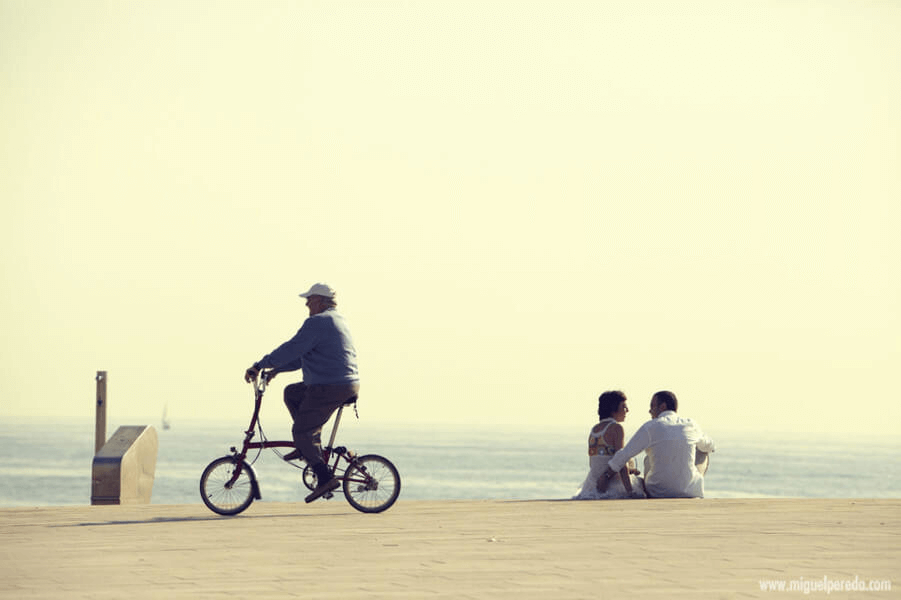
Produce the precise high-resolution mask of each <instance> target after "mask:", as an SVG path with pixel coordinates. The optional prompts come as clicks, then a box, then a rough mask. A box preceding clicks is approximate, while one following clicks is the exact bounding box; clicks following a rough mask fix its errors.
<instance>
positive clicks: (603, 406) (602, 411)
mask: <svg viewBox="0 0 901 600" xmlns="http://www.w3.org/2000/svg"><path fill="white" fill-rule="evenodd" d="M625 399H626V395H625V394H624V393H622V392H620V391H619V390H615V391H612V392H604V393H603V394H601V395H600V396H599V397H598V416H599V417H600V418H602V419H606V418H607V417H611V416H613V413H615V412H616V409H618V408H619V404H620V402H622V401H623V400H625Z"/></svg>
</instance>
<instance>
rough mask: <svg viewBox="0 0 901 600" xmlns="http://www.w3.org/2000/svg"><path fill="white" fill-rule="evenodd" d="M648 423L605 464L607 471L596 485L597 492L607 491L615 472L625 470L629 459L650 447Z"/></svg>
mask: <svg viewBox="0 0 901 600" xmlns="http://www.w3.org/2000/svg"><path fill="white" fill-rule="evenodd" d="M650 423H651V421H648V422H647V423H645V424H644V425H642V426H641V427H639V428H638V431H636V432H635V434H634V435H633V436H632V437H631V438H630V439H629V442H628V443H627V444H626V445H625V446H623V447H622V448H621V449H620V450H617V451H616V454H614V455H613V458H611V459H610V461H609V462H608V463H607V470H606V471H605V472H604V473H603V474H602V475H601V478H600V480H598V483H597V489H598V491H599V492H601V493H604V492H605V491H607V485H609V483H610V478H611V477H613V476H614V475H616V473H617V472H620V471H622V470H623V469H624V468H625V466H626V463H628V462H629V459H631V458H632V457H633V456H635V455H636V454H638V453H639V452H641V451H642V450H645V449H646V448H647V447H648V446H650V445H651V432H650V431H649V427H650ZM627 473H628V471H627ZM627 476H628V475H627ZM623 483H625V482H623ZM630 483H631V482H630Z"/></svg>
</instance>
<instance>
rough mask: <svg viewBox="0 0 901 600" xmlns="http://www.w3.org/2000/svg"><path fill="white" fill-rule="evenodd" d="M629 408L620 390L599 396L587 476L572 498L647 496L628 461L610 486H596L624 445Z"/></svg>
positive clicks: (596, 498) (590, 436)
mask: <svg viewBox="0 0 901 600" xmlns="http://www.w3.org/2000/svg"><path fill="white" fill-rule="evenodd" d="M628 412H629V407H628V406H627V405H626V395H625V394H624V393H622V392H619V391H613V392H604V393H603V394H601V396H600V398H598V417H600V419H601V420H600V422H599V423H598V424H597V425H595V426H594V427H593V428H592V429H591V433H589V434H588V466H589V468H590V470H589V472H588V477H586V478H585V482H584V483H583V484H582V489H580V490H579V493H578V494H576V495H575V496H573V500H612V499H617V498H646V497H647V496H646V495H645V491H644V482H643V481H642V480H641V478H640V477H636V475H638V473H639V472H638V470H636V469H635V468H634V462H633V461H631V460H630V461H629V464H627V465H626V466H625V467H623V469H622V471H620V473H619V477H614V478H613V479H611V480H610V485H609V486H607V490H606V491H605V492H603V493H601V492H599V491H598V489H597V484H598V479H600V477H601V475H602V474H603V473H604V472H605V471H606V470H607V462H608V461H609V460H610V458H611V457H612V456H613V455H614V454H616V451H617V450H619V449H620V448H622V447H623V441H624V439H623V438H624V437H625V432H624V431H623V426H622V425H620V423H622V422H623V421H625V420H626V413H628Z"/></svg>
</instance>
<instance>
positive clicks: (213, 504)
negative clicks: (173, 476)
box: [200, 456, 256, 515]
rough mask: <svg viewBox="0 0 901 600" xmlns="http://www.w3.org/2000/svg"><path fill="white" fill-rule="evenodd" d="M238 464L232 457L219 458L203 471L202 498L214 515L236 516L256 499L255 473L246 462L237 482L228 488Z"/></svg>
mask: <svg viewBox="0 0 901 600" xmlns="http://www.w3.org/2000/svg"><path fill="white" fill-rule="evenodd" d="M237 466H238V463H237V461H236V460H235V458H234V457H232V456H223V457H222V458H217V459H216V460H214V461H213V462H211V463H210V464H209V465H207V468H206V469H204V470H203V475H201V476H200V497H201V499H202V500H203V503H204V504H206V506H207V508H209V509H210V510H211V511H213V512H214V513H218V514H220V515H236V514H238V513H239V512H242V511H243V510H244V509H246V508H247V507H248V506H250V503H251V502H253V499H254V486H255V484H256V482H255V481H254V478H253V471H252V470H251V468H250V466H249V465H248V464H247V463H246V462H244V463H242V465H241V474H240V475H238V478H237V479H236V480H235V482H234V483H233V484H232V485H231V486H228V485H227V484H228V482H229V481H231V479H232V477H233V476H234V474H235V469H236V468H237Z"/></svg>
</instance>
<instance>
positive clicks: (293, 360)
mask: <svg viewBox="0 0 901 600" xmlns="http://www.w3.org/2000/svg"><path fill="white" fill-rule="evenodd" d="M312 321H313V320H312V319H307V320H306V321H304V324H303V325H302V326H301V328H300V329H298V330H297V333H295V334H294V337H292V338H291V339H290V340H288V341H287V342H285V343H284V344H282V345H281V346H279V347H278V348H276V349H275V350H273V351H272V352H270V353H269V354H267V355H266V356H264V357H263V358H261V359H260V360H259V361H258V362H257V363H256V364H254V366H255V367H257V368H259V369H275V370H276V371H278V372H283V371H296V370H297V369H299V368H300V366H301V359H302V358H303V355H304V354H306V353H307V352H309V351H310V350H312V349H313V347H314V346H315V345H316V339H317V337H316V327H315V325H311V322H312Z"/></svg>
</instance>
